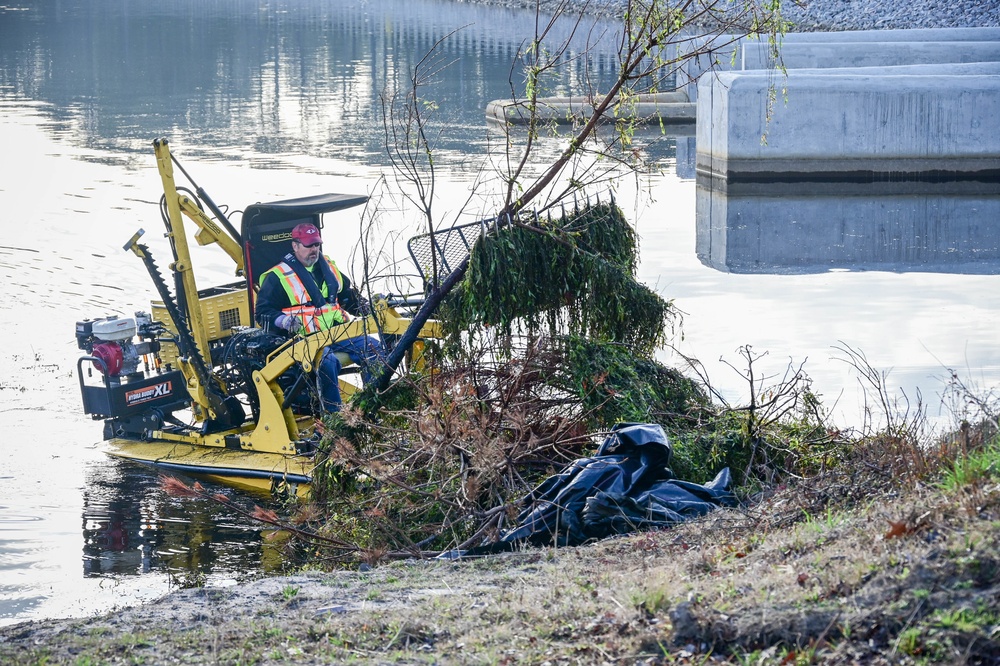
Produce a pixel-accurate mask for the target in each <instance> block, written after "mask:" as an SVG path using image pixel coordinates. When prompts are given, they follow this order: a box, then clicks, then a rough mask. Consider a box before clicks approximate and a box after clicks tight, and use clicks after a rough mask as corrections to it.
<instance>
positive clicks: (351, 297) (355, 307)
mask: <svg viewBox="0 0 1000 666" xmlns="http://www.w3.org/2000/svg"><path fill="white" fill-rule="evenodd" d="M340 277H341V278H343V280H344V284H343V286H342V287H341V288H340V291H339V292H338V293H337V302H338V303H340V307H342V308H344V309H345V310H347V311H348V312H349V313H350V314H352V315H354V316H355V317H357V316H359V315H361V314H362V312H361V299H360V298H359V297H358V292H357V290H355V289H354V287H353V286H351V278H349V277H347V275H346V274H345V273H341V274H340Z"/></svg>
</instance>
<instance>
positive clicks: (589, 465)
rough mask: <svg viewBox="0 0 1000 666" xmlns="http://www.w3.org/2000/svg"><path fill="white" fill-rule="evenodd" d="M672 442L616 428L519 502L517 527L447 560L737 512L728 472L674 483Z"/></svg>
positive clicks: (643, 427)
mask: <svg viewBox="0 0 1000 666" xmlns="http://www.w3.org/2000/svg"><path fill="white" fill-rule="evenodd" d="M670 456H671V448H670V442H669V441H668V440H667V436H666V433H664V432H663V428H662V427H660V426H659V425H657V424H654V423H619V424H618V425H616V426H615V427H614V428H613V429H612V431H611V433H610V434H609V435H608V437H607V438H606V439H605V440H604V442H603V443H602V444H601V446H600V448H598V450H597V454H596V455H594V456H593V457H591V458H581V459H579V460H574V461H573V462H572V463H570V464H569V465H567V466H566V468H565V469H563V470H562V471H561V472H560V473H559V474H556V475H554V476H551V477H549V478H548V479H546V480H545V481H544V482H542V483H541V484H540V485H539V486H538V487H537V488H535V489H534V490H533V491H531V492H530V493H529V494H528V495H527V496H526V497H525V498H524V499H523V500H522V502H521V503H522V505H523V506H524V509H523V510H522V511H521V513H520V514H519V515H518V518H517V525H516V527H514V528H513V529H512V530H510V531H509V532H507V533H505V534H504V535H503V536H502V537H501V539H500V540H499V541H498V542H497V543H494V544H489V545H486V546H480V547H478V548H474V549H472V550H470V551H466V552H464V553H455V552H452V553H449V554H445V555H444V556H445V557H456V556H458V557H461V556H463V555H475V554H485V553H489V552H500V551H504V550H510V549H511V548H513V547H515V546H516V545H518V544H524V543H528V544H532V545H537V546H542V545H550V544H554V545H557V546H573V545H578V544H581V543H584V542H586V541H590V540H592V539H600V538H603V537H606V536H610V535H612V534H627V533H629V532H636V531H639V530H648V529H653V528H663V527H669V526H671V525H675V524H676V523H679V522H682V521H685V520H688V519H690V518H694V517H697V516H703V515H705V514H706V513H708V512H710V511H712V510H714V509H716V508H718V507H720V506H735V505H736V504H737V500H736V496H735V495H734V494H733V493H732V491H730V490H729V484H730V474H729V468H728V467H727V468H725V469H723V470H722V471H721V472H719V473H718V475H717V476H716V477H715V479H713V480H712V481H711V482H709V483H706V484H704V485H699V484H696V483H690V482H687V481H681V480H678V479H675V478H674V476H673V473H672V472H671V471H670V466H669V465H670Z"/></svg>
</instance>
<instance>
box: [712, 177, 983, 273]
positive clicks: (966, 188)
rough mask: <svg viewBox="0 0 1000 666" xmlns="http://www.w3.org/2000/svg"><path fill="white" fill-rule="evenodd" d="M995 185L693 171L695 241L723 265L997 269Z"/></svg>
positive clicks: (733, 268)
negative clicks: (802, 179) (759, 178)
mask: <svg viewBox="0 0 1000 666" xmlns="http://www.w3.org/2000/svg"><path fill="white" fill-rule="evenodd" d="M998 189H1000V186H997V185H989V184H983V183H952V184H937V185H931V184H929V183H895V184H882V185H849V184H833V183H826V184H818V183H807V184H753V185H749V184H746V185H737V186H729V187H728V188H721V187H718V186H713V184H712V183H709V182H706V181H703V180H701V179H700V178H699V181H698V184H697V194H696V197H697V202H696V209H697V213H696V219H697V223H696V224H697V235H696V251H697V254H698V258H699V259H700V260H701V261H702V263H704V264H705V265H706V266H710V267H712V268H715V269H717V270H720V271H726V272H732V273H819V272H824V271H829V270H835V269H841V270H851V271H870V270H879V271H895V272H908V271H920V272H934V273H965V274H981V275H993V274H997V273H1000V234H997V231H996V227H995V224H994V221H995V220H997V219H1000V195H998V193H997V191H996V190H998Z"/></svg>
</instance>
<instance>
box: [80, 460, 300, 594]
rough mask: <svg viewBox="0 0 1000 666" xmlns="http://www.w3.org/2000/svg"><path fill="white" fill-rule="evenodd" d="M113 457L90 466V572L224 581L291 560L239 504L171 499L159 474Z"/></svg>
mask: <svg viewBox="0 0 1000 666" xmlns="http://www.w3.org/2000/svg"><path fill="white" fill-rule="evenodd" d="M110 462H111V464H101V465H95V466H93V467H92V468H91V469H90V470H89V472H88V475H87V483H86V486H85V488H84V491H83V498H84V509H83V572H84V575H85V576H88V577H106V576H110V577H120V576H139V575H146V574H150V573H160V574H165V575H166V576H168V577H169V578H170V580H171V581H172V582H173V583H174V584H181V585H187V584H201V583H204V582H207V581H209V580H211V581H212V582H214V583H216V584H218V583H220V582H226V581H239V580H242V579H246V578H251V577H254V576H256V575H259V574H260V573H261V572H263V573H278V572H281V571H282V570H284V568H285V567H286V566H288V564H287V563H286V561H285V557H284V556H283V553H282V546H281V543H280V541H276V540H273V539H269V538H266V535H267V534H268V532H267V531H262V530H261V529H260V526H259V525H257V524H254V523H253V522H251V521H250V520H248V519H246V518H245V517H243V516H241V515H239V514H238V513H236V512H234V511H233V510H232V509H230V508H227V507H226V506H224V505H222V504H219V503H217V502H212V501H209V500H193V499H184V500H178V499H175V498H171V497H169V496H167V495H166V494H165V493H164V492H163V491H162V490H161V489H160V487H159V478H158V477H157V476H156V474H155V473H153V472H151V471H149V470H148V469H146V468H144V467H141V466H139V465H134V464H131V463H128V462H126V461H118V460H114V461H110ZM224 492H228V491H224ZM237 501H241V502H248V501H249V500H247V499H246V498H239V497H237ZM251 508H252V507H251Z"/></svg>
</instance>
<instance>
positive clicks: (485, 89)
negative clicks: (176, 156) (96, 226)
mask: <svg viewBox="0 0 1000 666" xmlns="http://www.w3.org/2000/svg"><path fill="white" fill-rule="evenodd" d="M534 20H535V19H534V14H533V12H526V11H523V10H505V9H499V8H491V7H482V6H470V5H466V4H462V3H456V2H443V1H435V0H405V1H404V0H367V1H366V2H363V3H330V2H327V1H325V0H275V1H273V2H268V3H247V2H239V1H235V0H180V1H178V2H170V3H151V2H146V1H145V0H131V1H130V0H124V1H123V2H113V3H112V2H104V1H102V0H75V1H74V0H63V1H61V2H57V3H56V2H49V1H48V0H27V1H26V2H25V3H19V6H18V7H17V8H16V9H15V8H2V7H0V44H3V45H4V46H3V48H0V94H4V95H6V94H11V93H12V94H14V95H17V96H18V97H21V98H28V99H33V100H39V101H44V102H46V103H47V104H49V105H50V106H49V107H48V108H47V110H46V113H48V114H49V115H50V116H51V118H52V131H53V132H56V133H59V134H62V135H64V136H67V137H73V139H74V140H76V141H86V142H87V145H88V147H90V148H97V149H112V150H118V151H121V150H129V151H146V150H148V148H147V146H148V142H149V140H150V138H151V137H156V136H160V135H163V134H165V133H167V134H169V132H171V131H174V130H175V129H176V128H178V127H182V128H184V132H185V136H184V141H185V144H187V145H192V146H195V145H197V146H201V147H203V148H205V149H211V152H213V153H214V152H217V149H218V148H220V147H225V148H227V149H228V154H229V156H230V158H239V157H242V156H243V155H245V154H246V153H248V152H252V153H260V154H265V155H268V154H277V153H294V154H298V155H313V156H321V157H348V158H350V159H360V160H363V161H364V162H365V163H367V164H371V163H375V162H379V163H384V157H383V156H384V149H383V143H384V134H383V129H382V108H383V105H382V96H383V93H384V91H386V90H396V89H399V90H403V91H406V90H408V89H409V88H410V82H409V77H410V75H411V72H413V71H414V69H415V68H416V66H417V63H418V62H420V60H421V59H422V58H424V57H425V55H426V54H428V53H429V52H430V51H431V49H432V48H434V47H435V44H436V43H438V42H439V41H441V44H440V47H439V49H438V51H437V55H436V56H435V57H432V58H430V59H429V60H427V61H426V62H424V63H423V65H422V67H423V69H422V70H421V71H424V72H427V73H428V74H429V75H428V78H427V79H426V84H427V85H426V87H425V88H424V89H423V91H422V96H423V97H424V99H426V100H429V101H433V102H434V103H435V106H436V111H434V113H433V114H432V119H433V121H434V122H435V123H437V124H438V126H439V127H441V128H444V129H445V131H443V132H442V133H441V135H440V136H437V137H436V143H437V145H438V147H439V149H440V150H442V151H451V150H455V151H458V152H459V153H463V154H466V153H468V152H469V151H470V149H471V150H473V151H481V149H482V147H483V145H484V144H483V132H482V129H483V127H484V125H485V115H484V109H485V107H486V104H487V102H489V101H490V100H491V99H496V98H505V97H509V96H510V95H511V85H512V83H511V82H513V85H520V82H521V81H522V80H523V77H522V76H521V74H520V73H519V72H518V71H514V72H512V71H511V66H512V62H513V60H514V57H515V55H516V53H517V51H518V49H519V48H520V47H521V45H522V42H523V40H524V39H526V38H528V37H530V36H531V35H532V34H533V33H534ZM571 29H572V24H571V23H570V22H564V23H562V24H559V25H557V26H556V27H555V29H554V31H553V34H552V36H551V39H552V40H553V43H559V41H560V40H562V39H569V40H570V41H571V44H572V46H571V48H570V49H569V50H568V51H567V53H566V62H567V63H571V66H569V67H566V68H565V69H564V70H563V71H561V73H560V74H559V76H558V78H557V79H553V80H551V81H550V86H549V89H548V90H547V93H549V94H554V95H559V94H569V93H570V92H575V93H580V92H581V91H585V90H589V89H590V86H592V85H597V86H600V85H601V82H602V81H603V80H606V79H607V78H608V77H611V76H613V75H614V73H615V71H616V59H615V48H614V46H615V42H614V39H613V30H612V29H611V28H610V26H609V25H606V24H602V25H600V26H598V27H597V28H596V29H595V30H590V29H589V26H588V29H586V30H579V31H577V32H576V33H575V34H574V33H573V32H572V31H571ZM605 32H607V33H608V34H607V35H606V36H605V37H604V38H603V39H601V41H600V43H599V44H594V43H593V40H595V39H596V36H598V35H602V34H603V33H605ZM588 40H590V43H588ZM584 52H586V57H582V58H581V57H580V56H581V55H582V54H583V53H584Z"/></svg>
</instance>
